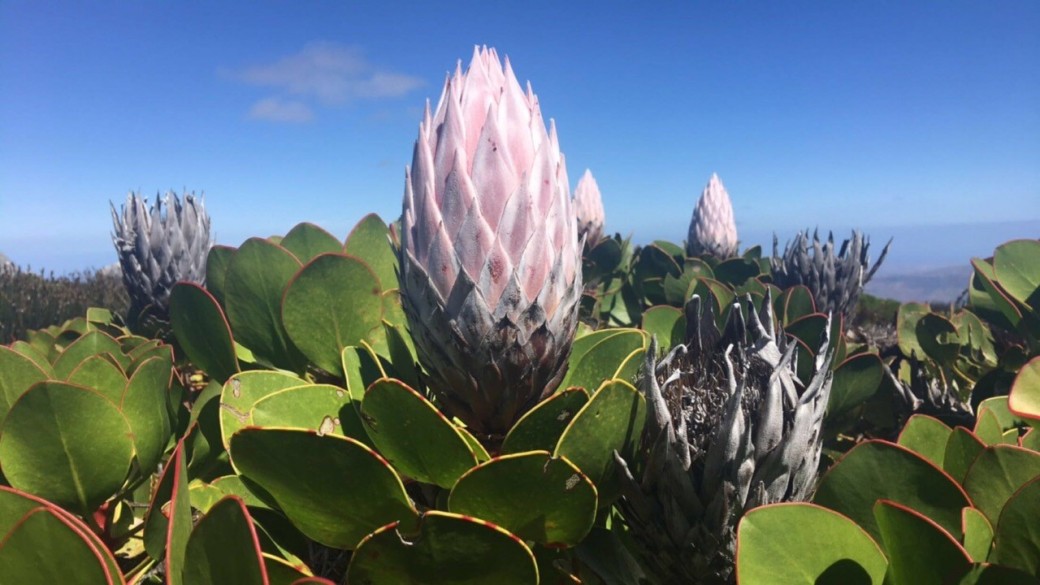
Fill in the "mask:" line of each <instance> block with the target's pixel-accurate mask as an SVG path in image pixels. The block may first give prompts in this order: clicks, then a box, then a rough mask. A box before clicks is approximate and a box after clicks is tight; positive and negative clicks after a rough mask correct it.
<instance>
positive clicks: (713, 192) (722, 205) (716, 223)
mask: <svg viewBox="0 0 1040 585" xmlns="http://www.w3.org/2000/svg"><path fill="white" fill-rule="evenodd" d="M737 243H738V242H737V224H736V222H734V221H733V204H732V203H730V201H729V194H728V193H726V188H725V187H723V186H722V181H720V180H719V176H718V175H716V174H715V173H712V175H711V180H710V181H708V186H707V187H705V188H704V192H703V193H701V198H700V199H699V200H698V201H697V207H696V208H694V210H693V218H692V219H691V220H690V233H689V236H688V237H687V239H686V254H687V255H688V256H703V255H706V254H707V255H711V256H715V257H717V258H722V259H725V258H729V257H731V256H736V255H737Z"/></svg>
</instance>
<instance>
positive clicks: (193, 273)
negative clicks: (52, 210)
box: [109, 191, 213, 324]
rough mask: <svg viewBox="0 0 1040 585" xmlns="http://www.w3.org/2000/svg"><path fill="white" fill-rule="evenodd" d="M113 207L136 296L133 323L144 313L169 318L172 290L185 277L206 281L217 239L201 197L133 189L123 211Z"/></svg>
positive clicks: (122, 259)
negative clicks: (152, 195) (152, 199)
mask: <svg viewBox="0 0 1040 585" xmlns="http://www.w3.org/2000/svg"><path fill="white" fill-rule="evenodd" d="M109 206H110V207H111V209H112V227H113V230H114V231H115V233H114V234H113V235H112V243H113V244H115V247H116V253H117V254H118V255H119V266H120V268H122V270H123V284H124V285H125V286H126V292H127V294H128V295H129V297H130V314H129V317H130V322H131V324H133V323H135V322H136V321H137V320H138V319H139V318H140V317H141V316H142V314H144V313H147V315H148V316H149V317H151V318H154V319H158V320H160V321H165V320H167V319H168V311H169V301H170V291H171V289H173V285H174V284H176V283H177V282H179V281H189V282H194V283H197V284H202V283H204V282H205V280H206V257H207V255H208V254H209V249H210V246H211V245H212V243H213V242H212V240H211V238H210V229H209V223H210V222H209V215H208V214H207V213H206V206H205V205H204V203H203V200H202V199H201V198H198V199H197V198H196V197H195V195H194V193H185V194H184V199H183V201H182V200H181V199H179V198H178V197H177V194H176V193H174V192H172V191H170V192H167V193H166V195H165V196H164V197H159V195H158V194H156V196H155V203H154V204H153V205H152V206H151V208H150V209H149V207H148V199H147V198H143V197H141V196H139V195H138V194H136V193H133V192H131V193H130V194H129V195H127V197H126V204H125V205H123V206H122V213H121V214H120V213H116V208H115V205H113V204H111V203H110V204H109Z"/></svg>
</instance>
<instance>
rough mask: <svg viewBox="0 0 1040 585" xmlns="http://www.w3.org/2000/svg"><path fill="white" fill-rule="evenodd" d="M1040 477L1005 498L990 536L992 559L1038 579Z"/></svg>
mask: <svg viewBox="0 0 1040 585" xmlns="http://www.w3.org/2000/svg"><path fill="white" fill-rule="evenodd" d="M1037 518H1040V477H1034V478H1033V479H1031V480H1030V481H1028V482H1026V483H1025V484H1023V485H1022V487H1020V488H1019V489H1018V490H1017V491H1016V492H1015V493H1014V494H1013V495H1012V496H1011V498H1010V499H1008V501H1007V504H1005V505H1004V510H1003V511H1002V512H1001V514H1000V522H999V523H997V528H996V533H995V534H994V536H993V547H994V548H993V555H992V559H990V560H992V561H993V562H995V563H1000V564H1001V565H1007V566H1009V567H1015V568H1017V569H1021V570H1023V571H1025V572H1027V573H1029V574H1031V575H1034V576H1037V577H1040V522H1037Z"/></svg>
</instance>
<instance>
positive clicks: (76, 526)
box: [0, 485, 122, 585]
mask: <svg viewBox="0 0 1040 585" xmlns="http://www.w3.org/2000/svg"><path fill="white" fill-rule="evenodd" d="M37 508H46V509H47V510H49V511H50V512H52V513H54V514H55V515H56V516H58V517H59V518H61V519H63V520H65V522H66V524H67V525H68V526H71V527H72V529H73V530H75V531H76V533H78V534H79V535H80V536H82V537H83V538H84V539H85V540H87V541H88V542H89V544H90V545H91V547H92V548H93V549H94V550H95V551H97V553H98V555H99V556H100V558H101V559H102V561H103V562H104V564H105V566H106V567H107V568H108V574H109V575H111V576H112V578H113V579H115V581H114V582H115V583H122V580H121V579H120V578H119V577H120V570H119V565H118V563H116V560H115V558H114V557H113V556H112V553H111V552H109V550H108V548H107V547H106V546H105V544H104V543H102V542H101V539H100V538H98V537H97V535H95V534H94V533H93V532H92V531H91V530H90V528H88V527H87V525H86V524H84V523H83V521H82V520H80V519H79V518H77V517H76V516H73V515H72V514H71V513H69V512H68V511H66V510H65V509H64V508H60V507H58V506H55V505H54V504H52V503H51V502H48V501H47V500H44V499H42V498H39V497H37V496H34V495H32V494H27V493H25V492H20V491H18V490H16V489H14V488H10V487H7V486H2V485H0V541H2V540H3V538H4V535H7V534H9V533H10V532H11V530H12V529H13V528H14V527H15V524H17V523H18V522H19V521H21V520H22V518H23V517H24V516H25V515H26V514H28V513H29V512H31V511H33V510H35V509H37ZM0 548H2V545H0ZM48 585H49V584H48Z"/></svg>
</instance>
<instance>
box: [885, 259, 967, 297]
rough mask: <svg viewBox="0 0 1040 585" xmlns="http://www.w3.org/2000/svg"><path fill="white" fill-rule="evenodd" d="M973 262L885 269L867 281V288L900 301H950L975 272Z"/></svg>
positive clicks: (962, 290)
mask: <svg viewBox="0 0 1040 585" xmlns="http://www.w3.org/2000/svg"><path fill="white" fill-rule="evenodd" d="M972 270H973V269H972V267H971V265H970V264H967V263H966V264H964V265H959V266H947V267H943V268H929V269H924V270H915V271H912V272H911V271H909V270H908V269H906V268H903V269H901V270H900V271H899V272H896V273H892V274H886V273H884V269H883V268H882V270H881V271H879V272H878V274H877V275H875V276H874V278H873V279H872V280H871V281H870V282H869V283H867V286H866V291H867V293H868V294H871V295H874V296H876V297H881V298H886V299H895V300H897V301H900V302H904V303H905V302H909V301H918V302H929V301H946V302H953V301H954V300H956V299H957V297H958V296H960V294H961V293H962V292H964V289H966V288H968V279H970V278H971V275H972Z"/></svg>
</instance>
